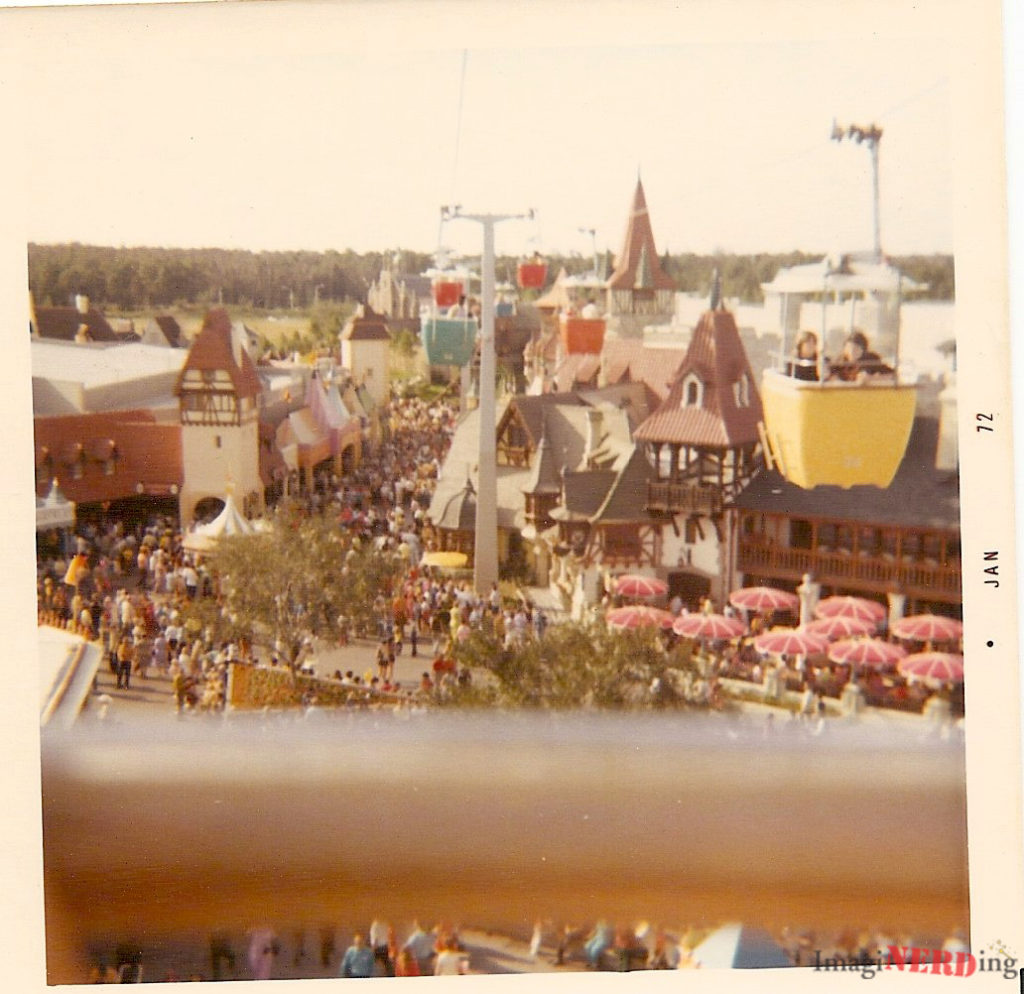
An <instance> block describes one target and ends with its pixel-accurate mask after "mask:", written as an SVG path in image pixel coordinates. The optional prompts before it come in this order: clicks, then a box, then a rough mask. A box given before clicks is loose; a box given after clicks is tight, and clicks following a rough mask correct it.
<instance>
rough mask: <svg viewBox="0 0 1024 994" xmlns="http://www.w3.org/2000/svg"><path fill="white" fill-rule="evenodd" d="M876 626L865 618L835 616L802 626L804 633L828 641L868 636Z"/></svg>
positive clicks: (843, 615)
mask: <svg viewBox="0 0 1024 994" xmlns="http://www.w3.org/2000/svg"><path fill="white" fill-rule="evenodd" d="M877 627H878V626H877V625H876V624H875V622H873V621H869V620H868V619H867V618H850V617H847V616H846V615H845V614H835V615H833V616H832V617H831V618H818V619H817V620H815V621H809V622H807V624H806V625H804V631H805V632H811V633H812V634H814V635H824V636H825V638H827V639H829V640H830V641H831V640H832V639H848V638H852V637H853V636H855V635H870V634H872V632H874V630H875V629H876V628H877Z"/></svg>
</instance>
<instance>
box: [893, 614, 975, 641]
mask: <svg viewBox="0 0 1024 994" xmlns="http://www.w3.org/2000/svg"><path fill="white" fill-rule="evenodd" d="M963 632H964V626H963V624H962V622H959V621H957V620H955V619H954V618H946V617H943V616H942V615H941V614H912V615H909V616H908V617H906V618H900V620H899V621H897V622H896V624H895V625H893V626H892V633H893V635H895V636H896V638H901V639H910V640H912V641H914V642H953V641H955V640H956V639H958V638H960V636H961V635H963Z"/></svg>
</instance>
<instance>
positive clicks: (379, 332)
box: [341, 304, 391, 342]
mask: <svg viewBox="0 0 1024 994" xmlns="http://www.w3.org/2000/svg"><path fill="white" fill-rule="evenodd" d="M341 339H342V341H345V342H390V341H391V333H390V332H389V331H388V323H387V321H386V320H385V318H384V316H383V315H382V314H378V313H377V312H376V311H374V310H373V308H371V307H370V306H369V305H368V304H367V305H364V306H363V307H362V313H358V312H357V313H356V315H355V316H354V317H353V318H351V319H350V320H349V322H348V324H346V325H345V328H344V330H343V331H342V333H341Z"/></svg>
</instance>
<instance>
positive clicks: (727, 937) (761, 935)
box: [693, 922, 793, 970]
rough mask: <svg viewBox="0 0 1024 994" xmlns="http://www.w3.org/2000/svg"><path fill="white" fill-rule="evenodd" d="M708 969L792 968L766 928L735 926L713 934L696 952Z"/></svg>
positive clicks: (788, 959) (694, 955)
mask: <svg viewBox="0 0 1024 994" xmlns="http://www.w3.org/2000/svg"><path fill="white" fill-rule="evenodd" d="M693 959H694V961H695V962H696V963H697V964H698V965H699V966H701V967H704V968H705V969H718V970H744V969H746V970H751V969H766V968H770V967H781V966H792V965H793V962H792V960H790V958H789V957H788V956H787V955H786V953H785V952H784V950H783V949H782V947H781V946H780V945H779V944H778V943H777V942H776V941H775V940H774V939H773V938H772V937H771V935H769V934H768V932H766V931H765V930H764V929H763V928H754V927H753V926H751V925H743V924H741V923H739V922H734V923H732V924H729V925H723V926H722V927H721V928H720V929H717V930H716V931H714V932H712V933H711V935H709V936H708V937H707V938H706V939H705V940H704V941H703V942H702V943H701V944H700V945H699V946H697V948H696V949H694V951H693Z"/></svg>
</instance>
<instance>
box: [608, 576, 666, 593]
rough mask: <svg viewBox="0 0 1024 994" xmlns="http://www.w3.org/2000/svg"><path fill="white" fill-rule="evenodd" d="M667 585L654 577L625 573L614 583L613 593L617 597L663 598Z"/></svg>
mask: <svg viewBox="0 0 1024 994" xmlns="http://www.w3.org/2000/svg"><path fill="white" fill-rule="evenodd" d="M667 592H668V584H667V583H666V582H665V581H664V580H659V579H658V578H657V577H655V576H640V575H639V574H636V573H626V574H625V575H624V576H620V577H618V578H617V579H616V581H615V593H616V594H617V595H618V596H619V597H663V596H664V595H665V594H666V593H667Z"/></svg>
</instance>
